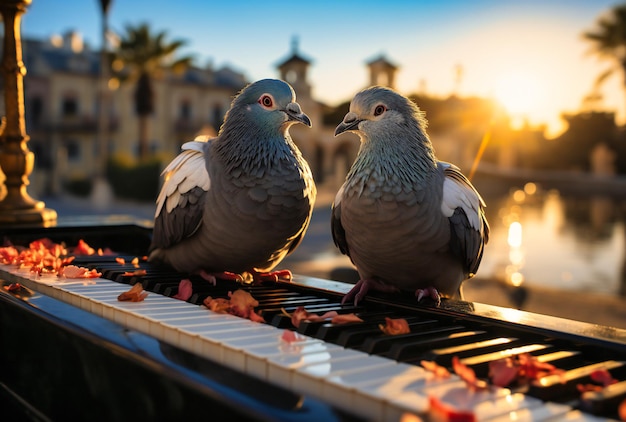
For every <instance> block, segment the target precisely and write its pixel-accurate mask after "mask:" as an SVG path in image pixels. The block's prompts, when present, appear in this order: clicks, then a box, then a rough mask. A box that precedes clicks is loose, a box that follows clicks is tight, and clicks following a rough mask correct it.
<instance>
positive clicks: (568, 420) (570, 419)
mask: <svg viewBox="0 0 626 422" xmlns="http://www.w3.org/2000/svg"><path fill="white" fill-rule="evenodd" d="M544 421H546V422H548V421H549V422H609V421H611V419H608V418H602V417H598V416H594V415H590V414H588V413H583V412H581V411H580V410H572V411H570V412H567V413H565V414H564V415H563V414H559V415H557V416H551V417H550V418H548V419H544Z"/></svg>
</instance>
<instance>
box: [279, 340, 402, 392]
mask: <svg viewBox="0 0 626 422" xmlns="http://www.w3.org/2000/svg"><path fill="white" fill-rule="evenodd" d="M327 353H328V356H327V359H324V360H320V361H318V362H313V363H306V364H304V365H302V366H300V367H298V368H297V370H296V371H294V372H293V374H292V375H291V385H292V386H293V387H294V388H295V387H296V386H297V387H298V388H299V389H300V391H302V392H303V393H311V394H314V395H316V396H317V397H321V396H322V390H323V385H324V380H325V379H326V378H327V377H329V376H336V375H337V374H340V373H345V372H349V371H353V370H355V369H359V368H367V367H370V368H371V367H375V366H386V365H392V364H394V362H393V361H391V360H390V359H384V358H381V357H378V356H372V355H368V354H367V353H363V352H360V351H357V350H351V349H333V350H329V351H328V352H327Z"/></svg>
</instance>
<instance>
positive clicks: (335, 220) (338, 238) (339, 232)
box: [330, 186, 350, 256]
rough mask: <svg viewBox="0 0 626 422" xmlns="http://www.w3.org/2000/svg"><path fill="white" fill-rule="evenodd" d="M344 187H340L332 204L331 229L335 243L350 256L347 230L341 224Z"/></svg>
mask: <svg viewBox="0 0 626 422" xmlns="http://www.w3.org/2000/svg"><path fill="white" fill-rule="evenodd" d="M343 189H344V187H343V186H342V187H341V189H339V192H337V196H335V201H334V202H333V205H332V210H331V214H330V229H331V232H332V234H333V241H334V242H335V245H336V246H337V247H338V248H339V250H340V251H341V253H342V254H344V255H347V256H350V250H349V249H348V242H347V240H346V231H345V229H344V228H343V225H342V224H341V198H342V196H343Z"/></svg>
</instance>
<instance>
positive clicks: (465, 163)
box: [0, 32, 545, 196]
mask: <svg viewBox="0 0 626 422" xmlns="http://www.w3.org/2000/svg"><path fill="white" fill-rule="evenodd" d="M23 53H24V62H25V66H26V69H27V72H28V75H27V77H26V78H25V79H24V91H25V92H24V94H25V95H24V96H25V114H26V126H27V127H26V131H27V133H28V135H29V136H30V138H31V139H30V142H29V144H28V146H29V148H30V149H31V150H32V151H33V152H34V153H35V161H36V162H35V165H36V171H35V172H33V174H32V175H31V178H30V179H31V189H33V190H36V191H38V192H34V193H35V196H38V195H39V194H41V193H57V192H60V191H61V190H62V185H63V184H64V183H65V182H67V181H71V180H89V179H90V178H91V177H92V176H93V175H94V173H95V169H96V168H97V164H98V159H99V151H100V147H99V145H98V142H99V139H100V137H99V135H98V130H99V116H100V110H99V108H100V104H101V101H100V97H99V87H100V86H101V85H100V80H99V78H100V52H99V51H96V50H91V49H90V48H89V47H88V46H87V45H85V44H84V43H83V40H82V39H81V37H80V36H79V35H78V34H76V33H74V32H67V33H66V34H65V35H63V36H58V37H52V38H51V39H49V40H47V41H41V40H31V39H27V40H23ZM311 63H312V61H311V59H309V58H307V57H306V56H305V55H303V54H302V53H301V52H300V51H299V45H298V41H297V39H294V40H292V44H291V49H290V51H289V52H288V54H287V56H286V57H285V58H284V59H282V60H279V61H278V62H277V63H276V69H277V71H278V77H280V78H281V79H283V80H285V81H287V82H289V83H290V84H291V85H292V86H293V87H294V89H295V91H296V94H297V100H298V102H299V103H300V105H301V106H302V109H303V111H304V112H305V113H307V115H308V116H309V117H310V118H311V122H312V127H311V128H307V127H305V126H303V125H295V126H293V127H292V129H291V135H292V137H293V139H294V141H295V142H296V144H297V145H298V146H299V148H300V149H301V151H302V153H303V155H304V157H305V158H306V159H307V161H308V162H309V164H310V166H311V169H312V171H313V173H314V176H315V178H316V181H317V182H318V184H320V185H322V184H324V183H326V184H329V185H331V186H332V187H336V186H338V185H339V184H340V183H341V182H343V180H344V178H345V175H346V174H347V171H348V170H349V168H350V166H351V165H352V163H353V161H354V158H355V157H356V154H357V152H358V149H359V146H360V144H359V140H358V137H357V136H356V135H354V134H351V133H346V134H342V135H341V136H339V137H335V136H334V130H335V127H336V126H337V124H339V122H341V120H342V119H343V117H344V115H345V113H346V112H347V111H348V108H349V101H350V98H348V99H346V102H344V103H342V104H340V105H338V106H329V105H326V104H323V103H321V102H319V101H317V100H316V99H315V97H314V93H313V92H314V87H313V86H311V84H310V81H309V78H308V77H309V75H308V72H309V68H310V66H311ZM365 65H366V66H365V69H364V70H365V71H367V72H368V76H369V80H368V86H369V85H374V84H377V85H384V86H389V87H391V88H394V89H395V81H396V73H397V72H398V69H399V67H398V66H397V65H396V64H394V63H392V62H391V61H390V60H388V58H387V57H385V55H382V54H381V55H378V56H375V57H374V58H373V59H371V60H368V61H366V62H365ZM112 82H116V80H112ZM247 83H248V81H246V79H245V77H244V75H243V74H242V73H240V72H237V71H235V70H233V69H230V68H228V67H222V68H219V69H215V68H213V67H212V66H210V65H209V66H207V67H205V68H199V67H192V68H189V69H187V70H186V71H185V72H184V73H183V74H174V73H171V72H167V71H164V72H163V74H162V75H160V77H158V78H156V80H155V81H154V85H153V89H154V96H155V100H156V101H155V111H154V113H153V115H152V116H151V117H150V120H149V124H150V128H149V133H150V134H151V137H152V138H151V139H150V145H149V148H150V150H151V152H152V153H153V154H154V155H156V156H157V157H159V158H160V159H161V160H162V162H163V163H164V164H166V163H167V162H169V160H170V159H171V158H173V157H174V156H175V155H176V154H177V153H178V152H179V151H180V146H181V145H182V143H184V142H186V141H188V140H190V139H193V138H194V137H195V136H196V135H198V134H204V135H215V134H216V133H217V131H218V130H219V127H220V125H221V123H222V120H223V117H224V114H225V113H226V111H227V110H228V108H229V106H230V103H231V101H232V98H233V96H234V95H235V94H236V93H237V92H238V91H239V90H240V89H241V88H243V87H244V86H245V85H246V84H247ZM363 88H365V86H364V87H363ZM0 89H1V88H0ZM110 89H111V90H110V100H109V101H108V104H109V106H108V107H107V108H108V110H107V111H106V113H105V115H106V119H105V120H106V122H107V124H106V130H105V142H106V145H107V150H108V154H109V155H110V156H114V157H116V158H121V159H127V161H129V162H132V161H133V160H134V159H135V158H136V157H137V155H138V151H137V149H138V139H137V138H138V134H139V129H138V124H139V119H138V118H137V116H136V114H135V110H134V101H133V91H134V89H135V85H134V84H129V83H121V84H110ZM412 98H413V99H414V100H415V101H416V103H417V104H418V106H419V107H420V108H421V109H422V110H424V111H425V112H426V118H427V119H428V121H429V127H428V132H429V135H430V137H431V139H432V141H433V144H434V146H435V150H436V152H437V155H438V157H439V158H440V159H442V160H444V161H450V162H453V163H455V164H457V165H458V166H460V167H461V169H462V170H464V171H469V169H470V167H471V165H472V162H473V160H474V157H475V156H476V153H477V151H478V149H479V146H480V143H481V140H482V139H483V137H484V136H485V133H487V131H489V130H492V132H493V136H492V140H491V144H490V145H489V147H488V150H487V151H486V153H485V156H484V158H483V160H487V161H491V162H492V163H494V164H497V165H499V166H500V167H505V168H509V167H516V166H520V165H523V164H524V163H523V161H526V160H523V159H522V158H523V157H524V156H525V155H528V156H531V155H533V154H534V150H535V149H536V148H537V144H539V145H541V143H542V141H545V138H543V136H539V135H540V134H539V133H535V134H534V135H533V137H532V139H533V142H530V137H529V132H524V133H523V136H522V135H520V137H522V138H523V139H519V140H517V141H515V142H514V140H513V139H512V138H511V132H510V130H509V129H508V123H507V122H503V124H502V125H501V126H502V127H504V126H506V130H505V129H502V130H495V129H494V128H492V127H491V126H490V125H493V122H494V119H493V117H494V115H495V114H496V109H495V108H494V105H493V104H492V103H491V102H490V101H489V100H482V99H475V98H465V99H461V98H458V97H456V96H455V95H451V96H450V97H449V98H446V99H437V98H433V97H429V96H425V95H413V96H412ZM1 111H2V110H0V112H1ZM1 114H3V113H0V115H1ZM490 128H491V129H490ZM496 129H497V128H496ZM535 138H536V142H535ZM531 146H532V148H530V147H531ZM530 149H533V151H531V153H532V154H531V153H528V154H526V151H525V150H530Z"/></svg>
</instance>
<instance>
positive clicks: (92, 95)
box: [22, 32, 246, 193]
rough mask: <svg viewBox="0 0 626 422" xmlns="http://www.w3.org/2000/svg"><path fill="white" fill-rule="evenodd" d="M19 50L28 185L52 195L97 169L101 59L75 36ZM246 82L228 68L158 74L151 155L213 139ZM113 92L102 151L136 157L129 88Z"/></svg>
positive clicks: (134, 120)
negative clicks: (30, 161) (30, 168)
mask: <svg viewBox="0 0 626 422" xmlns="http://www.w3.org/2000/svg"><path fill="white" fill-rule="evenodd" d="M22 48H23V55H24V63H25V66H26V69H27V72H28V74H27V77H26V78H24V98H25V115H26V131H27V133H28V135H29V136H30V141H29V144H28V146H29V148H30V149H31V150H32V151H33V152H34V153H35V157H36V158H35V160H36V163H35V165H36V169H37V170H36V171H35V172H34V173H33V175H32V176H31V184H32V185H33V186H36V187H38V189H39V190H42V191H46V192H53V193H54V192H58V191H59V189H60V184H61V183H62V182H63V181H67V180H71V179H84V178H87V179H88V178H90V177H91V176H92V175H93V171H94V168H95V167H96V160H97V156H98V145H97V139H98V136H97V135H98V116H99V108H100V98H99V86H100V85H99V75H100V70H99V69H100V52H99V51H95V50H91V49H89V48H88V46H86V45H85V44H84V43H83V41H82V39H81V37H80V36H79V35H78V34H76V33H74V32H68V33H66V34H65V35H63V36H60V37H52V38H51V39H49V40H47V41H41V40H31V39H26V40H23V44H22ZM245 83H246V81H245V78H244V76H243V75H242V74H241V73H238V72H236V71H234V70H232V69H229V68H227V67H224V68H221V69H213V68H211V67H207V68H190V69H188V70H187V71H186V72H185V73H184V74H181V75H176V74H173V73H164V74H163V75H162V77H160V78H158V79H157V80H155V81H154V93H155V100H156V101H155V112H154V114H153V115H152V116H151V119H150V134H151V136H152V139H151V140H150V148H151V150H152V151H153V152H155V153H158V154H163V156H164V157H170V158H171V157H172V156H174V155H175V154H176V153H178V152H179V148H180V145H181V144H182V143H183V142H184V141H187V140H189V139H192V138H193V137H194V136H195V135H196V134H198V133H206V134H215V133H216V131H217V130H218V129H219V126H220V124H221V122H222V119H223V117H224V114H225V113H226V111H227V110H228V107H229V106H230V102H231V100H232V97H233V95H235V94H236V93H237V91H239V90H240V89H241V88H242V87H243V86H244V85H245ZM112 88H113V89H112V90H111V99H110V108H109V110H108V112H107V113H106V116H107V118H106V121H107V127H106V129H107V130H106V134H107V139H106V141H107V144H108V151H109V154H112V155H117V156H124V157H135V156H136V153H137V151H136V150H137V145H138V142H137V137H138V126H137V125H138V119H137V118H136V115H135V111H134V103H133V101H132V100H131V99H132V95H133V89H134V86H133V85H132V84H124V83H122V84H120V85H117V86H116V85H113V86H112ZM38 178H39V179H43V181H41V182H42V183H38V182H40V181H39V180H37V179H38ZM44 181H45V182H44ZM39 184H42V186H37V185H39Z"/></svg>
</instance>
